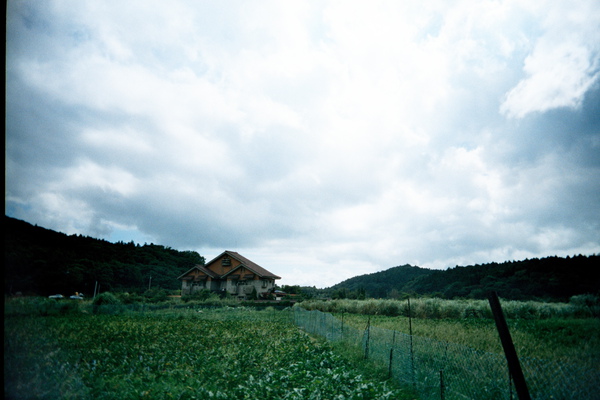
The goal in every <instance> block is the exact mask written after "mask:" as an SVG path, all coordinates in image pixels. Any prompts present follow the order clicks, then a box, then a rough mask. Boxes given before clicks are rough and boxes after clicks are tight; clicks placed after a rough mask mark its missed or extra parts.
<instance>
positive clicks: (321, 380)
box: [4, 309, 412, 400]
mask: <svg viewBox="0 0 600 400" xmlns="http://www.w3.org/2000/svg"><path fill="white" fill-rule="evenodd" d="M115 338H119V340H115ZM4 347H5V353H4V363H5V369H6V371H8V372H7V373H6V374H5V383H8V384H7V385H5V397H8V398H13V399H19V398H79V399H87V398H90V399H91V398H94V399H101V400H104V399H140V398H142V399H144V398H148V399H173V398H175V399H204V398H213V399H257V398H261V399H265V400H268V399H284V398H285V399H333V398H344V399H392V398H393V399H403V398H412V397H407V396H408V392H406V391H403V390H401V389H399V388H398V387H396V386H394V385H392V384H390V383H387V382H385V381H382V379H381V378H379V379H375V378H372V377H365V376H364V375H363V374H362V373H361V372H360V369H357V367H356V365H354V364H353V363H351V362H350V361H348V360H347V359H345V358H343V357H341V356H339V355H338V354H337V353H336V352H334V351H333V349H332V347H331V346H330V345H328V344H327V343H325V342H322V341H316V340H314V339H313V338H311V337H310V336H308V335H307V334H305V333H303V332H301V331H300V330H298V329H297V328H296V327H295V326H293V325H292V324H290V323H289V317H288V314H287V313H286V312H277V311H274V310H273V309H270V310H268V311H252V310H248V309H237V310H234V309H218V310H213V311H209V310H204V311H203V312H198V311H196V310H178V311H176V312H172V311H168V312H162V313H158V312H154V313H129V314H120V315H87V314H80V315H78V316H76V317H74V316H71V317H66V316H63V317H60V316H57V317H45V318H42V317H35V316H33V317H23V316H20V317H9V318H8V319H5V346H4ZM31 366H34V368H31Z"/></svg>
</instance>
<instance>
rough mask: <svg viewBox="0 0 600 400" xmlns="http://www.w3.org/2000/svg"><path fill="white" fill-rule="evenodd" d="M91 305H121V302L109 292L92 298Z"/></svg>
mask: <svg viewBox="0 0 600 400" xmlns="http://www.w3.org/2000/svg"><path fill="white" fill-rule="evenodd" d="M92 304H93V305H95V306H106V305H117V304H121V301H120V300H119V299H118V298H117V296H115V295H114V294H112V293H111V292H104V293H101V294H99V295H98V296H96V297H94V300H92Z"/></svg>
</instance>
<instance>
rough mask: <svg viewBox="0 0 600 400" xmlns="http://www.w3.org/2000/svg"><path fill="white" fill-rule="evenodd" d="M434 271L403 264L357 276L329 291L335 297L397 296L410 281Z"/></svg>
mask: <svg viewBox="0 0 600 400" xmlns="http://www.w3.org/2000/svg"><path fill="white" fill-rule="evenodd" d="M432 272H433V271H432V270H430V269H425V268H419V267H413V266H411V265H408V264H407V265H401V266H398V267H393V268H390V269H387V270H385V271H381V272H375V273H373V274H367V275H360V276H355V277H353V278H350V279H347V280H345V281H343V282H341V283H338V284H337V285H334V286H332V287H331V288H330V289H329V291H330V294H331V295H332V296H333V297H338V298H345V297H356V298H365V297H375V298H384V297H396V296H398V295H399V294H400V293H401V291H402V290H403V288H404V286H406V285H407V284H408V283H409V282H410V281H412V280H414V279H417V278H419V277H426V276H427V275H429V274H431V273H432Z"/></svg>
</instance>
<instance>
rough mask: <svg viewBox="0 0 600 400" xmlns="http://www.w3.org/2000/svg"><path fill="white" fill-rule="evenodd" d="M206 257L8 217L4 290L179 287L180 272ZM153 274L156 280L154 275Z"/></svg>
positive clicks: (46, 291)
mask: <svg viewBox="0 0 600 400" xmlns="http://www.w3.org/2000/svg"><path fill="white" fill-rule="evenodd" d="M204 262H205V260H204V257H202V256H200V255H199V254H198V253H196V252H194V251H177V250H174V249H171V248H169V247H165V246H161V245H155V244H144V245H143V246H141V245H139V244H135V243H133V241H132V242H130V243H123V242H119V243H111V242H108V241H105V240H99V239H94V238H91V237H85V236H81V235H70V236H68V235H66V234H64V233H59V232H55V231H53V230H49V229H45V228H41V227H38V226H33V225H31V224H29V223H27V222H25V221H21V220H18V219H14V218H10V217H8V216H6V215H5V216H4V293H5V294H14V293H16V292H21V293H23V294H37V295H50V294H55V293H62V294H72V293H74V292H76V291H77V292H82V293H85V294H86V295H88V296H89V295H91V294H93V292H94V287H95V285H96V282H98V283H99V284H100V285H101V288H102V291H107V290H124V291H130V292H142V291H145V290H146V289H148V288H149V285H150V283H151V285H152V287H153V288H161V289H168V290H171V289H179V288H180V283H179V281H178V280H177V277H178V276H179V275H181V274H182V273H183V272H185V271H187V270H188V269H190V268H191V267H193V266H194V265H196V264H204ZM150 277H152V279H151V280H150Z"/></svg>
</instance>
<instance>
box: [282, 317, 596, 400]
mask: <svg viewBox="0 0 600 400" xmlns="http://www.w3.org/2000/svg"><path fill="white" fill-rule="evenodd" d="M293 320H294V322H295V324H296V325H298V326H299V327H301V328H302V329H304V330H305V331H306V332H308V333H311V334H316V335H320V336H322V337H325V338H326V339H327V340H329V341H343V342H344V343H347V344H348V345H353V346H356V347H359V348H360V349H362V351H363V352H364V356H365V358H367V359H370V360H375V361H377V362H380V363H382V364H383V365H386V366H387V367H388V372H389V376H390V378H392V379H396V380H398V381H400V382H403V383H405V384H408V385H412V386H413V387H414V389H415V390H416V391H417V393H418V394H419V396H420V397H421V399H423V400H428V399H448V400H452V399H513V398H517V395H516V391H515V389H514V385H513V383H512V380H511V378H510V374H509V372H508V366H507V363H506V358H505V357H504V355H503V354H495V353H488V352H484V351H479V350H475V349H472V348H469V347H467V346H463V345H457V344H452V343H446V342H440V341H436V340H432V339H429V338H423V337H418V336H411V335H407V334H404V333H400V332H397V331H394V330H390V329H383V328H378V327H374V326H370V324H369V325H367V327H365V329H364V330H361V329H357V328H354V327H351V326H348V325H345V324H344V321H343V319H342V320H340V319H338V318H336V317H334V316H333V315H331V314H328V313H323V312H321V311H317V310H314V311H307V310H304V309H302V308H300V307H294V311H293ZM521 367H522V369H523V373H524V375H525V379H526V381H527V384H528V387H529V392H530V395H531V398H532V399H557V400H558V399H565V400H566V399H569V400H591V399H598V398H600V397H599V396H600V372H599V371H597V370H589V369H584V368H580V367H578V366H576V365H571V364H566V363H561V362H556V361H549V360H538V359H531V358H524V359H521Z"/></svg>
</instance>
